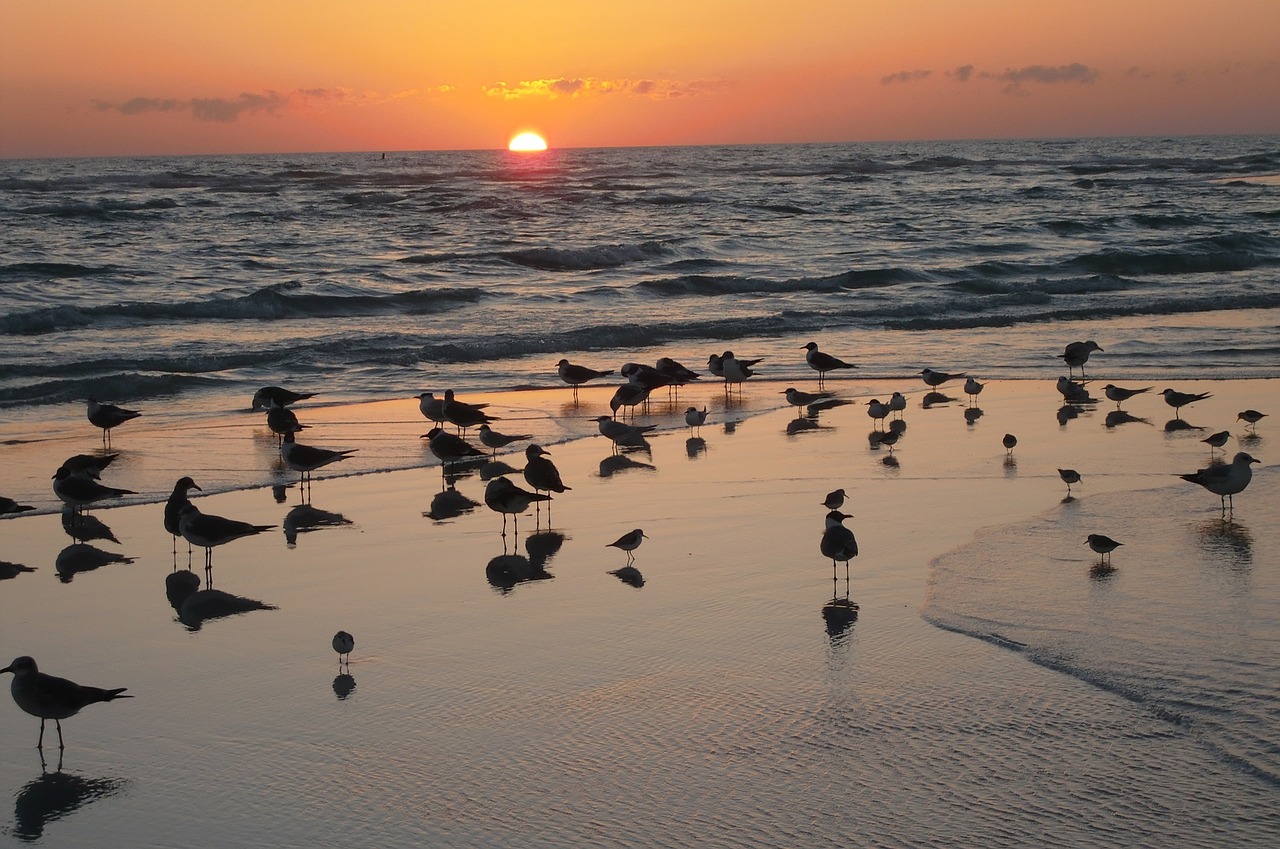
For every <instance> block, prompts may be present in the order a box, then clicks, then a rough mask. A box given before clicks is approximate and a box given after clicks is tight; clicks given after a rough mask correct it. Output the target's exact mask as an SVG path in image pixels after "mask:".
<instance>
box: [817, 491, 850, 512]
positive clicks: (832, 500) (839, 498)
mask: <svg viewBox="0 0 1280 849" xmlns="http://www.w3.org/2000/svg"><path fill="white" fill-rule="evenodd" d="M844 499H845V492H844V490H843V489H833V490H831V491H830V492H828V493H827V497H826V498H824V499H823V500H822V506H823V507H825V508H827V509H828V510H839V509H840V508H841V507H843V506H844Z"/></svg>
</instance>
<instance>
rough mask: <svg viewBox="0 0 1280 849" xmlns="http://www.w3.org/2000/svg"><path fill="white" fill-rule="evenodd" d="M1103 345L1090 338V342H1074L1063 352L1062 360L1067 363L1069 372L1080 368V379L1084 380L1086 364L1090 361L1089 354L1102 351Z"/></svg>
mask: <svg viewBox="0 0 1280 849" xmlns="http://www.w3.org/2000/svg"><path fill="white" fill-rule="evenodd" d="M1101 350H1102V348H1101V346H1099V345H1098V343H1097V342H1094V341H1093V340H1092V339H1090V340H1089V341H1088V342H1072V343H1071V344H1069V345H1067V348H1066V350H1065V351H1063V352H1062V361H1063V362H1064V363H1066V364H1067V373H1068V374H1070V373H1071V372H1073V371H1075V369H1077V368H1079V369H1080V379H1081V380H1084V364H1085V363H1087V362H1089V355H1090V354H1092V353H1093V352H1094V351H1101Z"/></svg>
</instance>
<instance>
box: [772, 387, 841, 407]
mask: <svg viewBox="0 0 1280 849" xmlns="http://www.w3.org/2000/svg"><path fill="white" fill-rule="evenodd" d="M778 394H779V395H786V396H787V403H788V404H790V405H791V406H793V407H807V406H809V405H810V404H816V403H818V402H819V401H828V400H830V399H832V398H834V397H836V393H834V392H822V391H819V392H801V391H800V390H799V389H796V388H795V387H792V386H788V387H787V388H786V389H784V390H783V391H782V392H779V393H778Z"/></svg>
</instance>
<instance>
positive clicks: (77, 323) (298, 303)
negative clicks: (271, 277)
mask: <svg viewBox="0 0 1280 849" xmlns="http://www.w3.org/2000/svg"><path fill="white" fill-rule="evenodd" d="M301 288H302V284H301V283H296V282H293V283H280V284H277V285H274V286H268V287H266V288H265V289H260V290H258V291H256V292H253V293H251V294H248V295H244V296H243V297H238V298H209V299H206V300H200V301H179V302H175V303H155V302H135V303H126V304H112V305H107V306H99V307H74V306H69V305H63V306H58V307H48V308H45V309H39V310H32V311H29V312H24V313H15V314H11V315H7V316H3V317H0V333H4V334H12V335H39V334H44V333H53V332H56V331H60V330H71V329H76V328H83V327H89V326H93V325H96V324H100V323H104V322H120V321H126V322H130V323H154V322H157V321H172V320H181V321H189V320H193V319H214V320H225V319H258V320H279V319H288V318H325V317H336V316H360V315H365V316H368V315H383V314H391V313H394V314H408V315H430V314H432V313H437V312H442V311H444V310H448V309H452V308H454V307H456V306H457V305H459V304H472V303H476V302H477V301H479V300H480V299H481V298H482V297H484V293H483V292H482V291H481V290H479V289H458V288H450V289H419V290H416V291H411V292H397V293H393V294H387V295H319V294H314V293H297V294H295V293H293V292H291V290H295V291H296V290H298V289H301Z"/></svg>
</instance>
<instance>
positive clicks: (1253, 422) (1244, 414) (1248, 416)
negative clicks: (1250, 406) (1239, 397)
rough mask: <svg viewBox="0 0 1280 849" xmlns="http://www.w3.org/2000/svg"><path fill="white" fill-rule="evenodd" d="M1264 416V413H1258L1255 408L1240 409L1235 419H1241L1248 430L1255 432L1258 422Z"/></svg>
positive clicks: (1265, 415)
mask: <svg viewBox="0 0 1280 849" xmlns="http://www.w3.org/2000/svg"><path fill="white" fill-rule="evenodd" d="M1266 417H1267V414H1266V413H1259V412H1258V411H1257V410H1241V411H1240V412H1239V413H1237V414H1236V421H1238V422H1239V421H1243V422H1244V423H1245V424H1246V425H1248V426H1249V429H1250V430H1252V431H1254V432H1256V431H1257V429H1258V422H1260V421H1262V420H1263V419H1265V418H1266Z"/></svg>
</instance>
